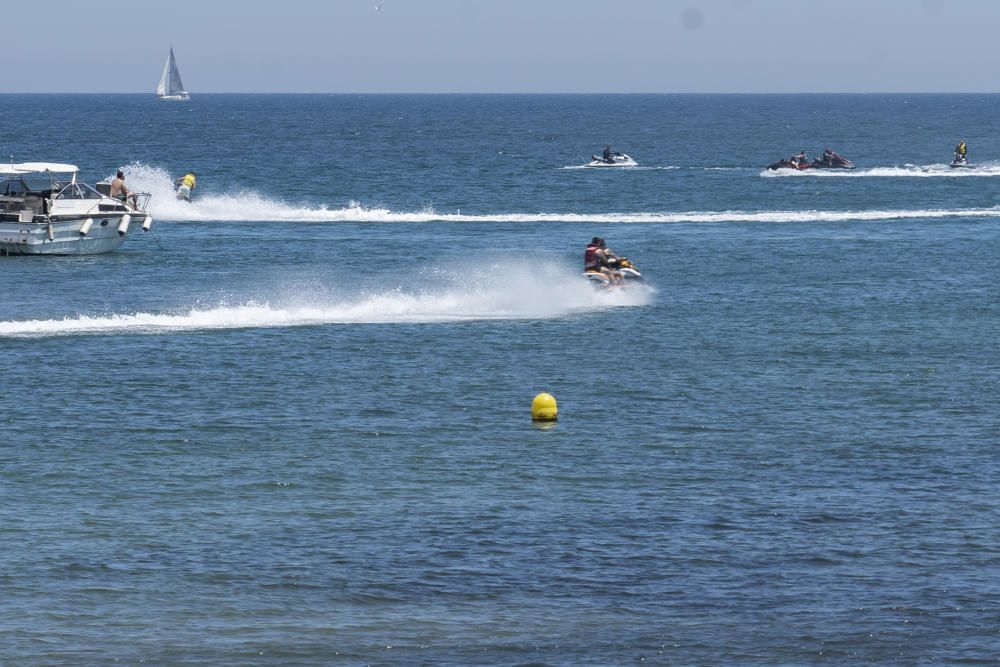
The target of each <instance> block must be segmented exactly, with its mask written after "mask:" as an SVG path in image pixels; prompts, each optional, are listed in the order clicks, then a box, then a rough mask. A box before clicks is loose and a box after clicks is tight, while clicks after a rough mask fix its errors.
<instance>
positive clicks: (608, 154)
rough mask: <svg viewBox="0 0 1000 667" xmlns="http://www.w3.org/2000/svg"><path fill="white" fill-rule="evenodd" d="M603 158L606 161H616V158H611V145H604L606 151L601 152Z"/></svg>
mask: <svg viewBox="0 0 1000 667" xmlns="http://www.w3.org/2000/svg"><path fill="white" fill-rule="evenodd" d="M601 159H602V160H604V161H605V162H614V160H613V159H611V146H605V147H604V152H603V153H601Z"/></svg>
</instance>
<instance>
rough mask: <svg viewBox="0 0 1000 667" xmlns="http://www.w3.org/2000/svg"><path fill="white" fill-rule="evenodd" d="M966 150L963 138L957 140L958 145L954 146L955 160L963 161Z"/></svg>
mask: <svg viewBox="0 0 1000 667" xmlns="http://www.w3.org/2000/svg"><path fill="white" fill-rule="evenodd" d="M966 150H967V148H966V146H965V139H962V140H961V141H959V142H958V145H957V146H955V162H965V152H966Z"/></svg>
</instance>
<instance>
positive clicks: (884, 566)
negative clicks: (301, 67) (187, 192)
mask: <svg viewBox="0 0 1000 667" xmlns="http://www.w3.org/2000/svg"><path fill="white" fill-rule="evenodd" d="M0 118H2V121H3V122H2V130H0V147H2V149H3V150H4V151H5V153H4V156H6V155H7V154H12V155H14V156H15V160H17V161H42V160H50V161H60V162H72V163H75V164H78V165H79V166H80V167H81V169H82V171H83V174H82V177H83V179H84V180H90V181H95V180H99V179H101V178H104V177H107V176H109V175H111V174H112V173H113V171H114V169H115V168H116V167H119V166H122V167H124V168H125V171H126V175H127V181H128V183H129V184H130V185H131V186H132V187H133V188H134V189H138V190H143V191H149V192H151V193H153V200H152V201H153V203H152V210H153V215H154V218H155V220H156V222H155V223H154V226H153V230H152V232H151V233H150V234H146V235H137V236H134V237H131V238H129V240H128V241H127V242H126V244H125V245H124V246H123V247H122V249H120V250H119V251H117V252H115V253H112V254H108V255H102V256H95V257H65V258H31V257H9V258H0V277H2V280H3V288H2V289H3V298H2V299H0V355H2V358H3V360H4V366H5V372H4V373H3V376H2V379H0V417H2V420H0V457H2V459H0V460H2V468H0V470H2V483H0V500H2V502H0V545H2V547H3V548H2V549H0V619H2V620H0V662H3V663H4V664H17V665H78V664H110V663H117V664H139V663H149V664H204V665H222V664H227V665H271V664H283V665H330V664H344V665H355V664H377V665H383V664H387V665H388V664H391V665H410V664H413V665H439V664H440V665H623V664H664V665H667V664H669V665H813V664H842V665H857V664H879V665H884V664H900V665H940V664H948V665H959V664H995V660H996V655H997V647H998V645H1000V611H998V609H1000V607H998V605H1000V520H998V519H1000V492H998V491H997V486H996V484H997V480H998V478H1000V464H998V446H1000V424H998V417H997V415H998V414H1000V386H998V382H1000V351H998V349H997V344H996V342H997V339H998V333H1000V298H998V296H1000V287H998V282H1000V253H998V247H1000V231H998V230H1000V226H998V222H1000V221H998V218H1000V206H998V204H997V199H998V186H1000V96H995V95H960V96H938V95H886V96H881V95H863V96H851V95H839V96H828V95H802V96H726V95H716V96H711V95H690V96H685V95H676V96H672V95H663V96H644V95H625V96H586V95H581V96H573V95H559V96H515V95H511V96H460V95H441V96H352V95H333V96H326V95H302V96H296V95H274V96H268V95H196V96H195V97H194V99H193V100H192V101H191V102H190V103H186V104H171V103H163V102H159V101H158V100H155V99H151V98H150V97H149V96H129V95H2V96H0ZM961 138H965V139H966V140H967V142H968V144H969V155H970V160H971V161H972V162H974V163H976V164H978V165H980V168H978V169H976V170H969V171H959V170H950V169H949V168H948V167H947V162H948V161H949V160H950V157H951V149H952V147H953V146H954V145H955V144H956V143H957V142H958V140H959V139H961ZM606 143H610V144H611V145H612V146H613V147H614V148H615V149H618V150H622V151H625V152H627V153H629V154H630V155H632V156H633V157H634V158H635V159H636V160H637V161H638V162H639V164H640V167H639V168H635V169H624V170H613V169H605V170H593V169H583V168H580V165H582V164H584V163H585V162H587V161H588V159H589V157H590V155H591V154H592V153H595V152H599V151H600V149H601V148H602V147H603V145H604V144H606ZM825 146H829V147H830V148H832V149H833V150H836V151H838V152H840V153H842V154H844V155H846V156H848V157H850V158H852V159H853V160H854V161H855V162H856V163H857V165H858V169H857V170H856V171H853V172H840V173H832V172H826V173H808V172H803V173H797V174H775V173H768V172H766V171H765V170H764V169H763V167H764V166H765V165H767V164H769V163H771V162H774V161H776V160H778V159H780V158H782V157H785V156H787V155H790V154H792V153H797V152H798V151H799V150H802V149H804V150H806V151H807V152H809V153H810V155H815V154H817V153H819V152H821V151H822V149H823V148H824V147H825ZM188 169H195V170H196V171H197V173H198V187H197V189H196V191H195V195H196V198H195V200H194V202H192V203H190V204H188V203H184V202H178V201H176V200H174V199H173V198H172V196H171V187H172V186H171V183H172V180H173V179H174V178H176V177H179V176H180V175H182V174H183V173H184V172H185V171H186V170H188ZM594 235H600V236H603V237H605V238H606V239H607V240H608V242H609V245H611V246H612V247H613V248H614V249H615V250H616V251H617V252H619V253H622V254H625V255H628V256H629V257H630V258H632V259H633V260H635V261H636V263H637V264H638V265H639V266H640V268H641V269H642V270H643V272H644V273H645V274H646V276H647V277H648V279H649V284H650V287H649V288H648V289H637V290H628V291H626V290H620V291H616V292H612V293H600V292H595V291H594V290H592V289H591V288H590V287H589V286H587V285H585V284H583V281H582V279H581V278H580V277H579V267H580V263H581V256H582V250H583V246H584V245H585V244H586V241H588V240H589V239H590V237H592V236H594ZM541 391H548V392H551V393H552V394H554V395H555V397H556V398H557V400H558V401H559V410H560V418H559V421H558V422H557V423H556V424H555V425H551V426H549V427H541V426H538V425H533V424H532V422H531V420H530V414H529V406H530V403H531V399H532V397H533V396H534V395H535V394H536V393H538V392H541Z"/></svg>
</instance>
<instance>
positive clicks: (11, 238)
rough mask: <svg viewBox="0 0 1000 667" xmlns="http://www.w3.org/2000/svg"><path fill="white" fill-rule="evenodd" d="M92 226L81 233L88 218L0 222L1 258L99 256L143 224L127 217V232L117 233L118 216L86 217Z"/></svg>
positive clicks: (119, 217) (109, 250)
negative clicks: (85, 232)
mask: <svg viewBox="0 0 1000 667" xmlns="http://www.w3.org/2000/svg"><path fill="white" fill-rule="evenodd" d="M89 217H91V219H92V220H93V225H92V226H91V227H90V229H89V230H88V231H87V234H86V236H83V235H81V234H80V230H81V228H83V225H84V223H85V222H86V220H87V218H72V219H68V220H59V221H57V222H52V223H49V222H48V221H45V220H42V219H41V217H40V216H39V217H38V219H39V222H8V221H0V256H4V255H99V254H102V253H105V252H111V251H112V250H117V249H118V248H119V247H120V246H121V245H122V243H124V242H125V239H127V238H128V236H129V234H131V233H132V231H133V230H134V229H135V228H136V227H139V226H141V225H142V221H143V218H142V216H141V215H134V216H130V217H131V220H130V221H129V224H128V229H127V230H126V231H125V233H124V234H122V233H120V232H119V230H118V226H119V224H120V223H121V216H108V217H100V216H89Z"/></svg>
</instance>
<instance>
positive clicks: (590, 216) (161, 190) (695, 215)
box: [127, 165, 1000, 224]
mask: <svg viewBox="0 0 1000 667" xmlns="http://www.w3.org/2000/svg"><path fill="white" fill-rule="evenodd" d="M938 167H939V168H938ZM925 169H926V170H930V171H926V172H925V171H921V170H925ZM981 170H990V171H987V172H986V173H983V174H979V175H994V176H997V175H1000V165H998V166H993V167H982V168H980V169H975V170H968V169H950V168H949V167H948V166H947V165H936V166H931V167H912V168H910V167H891V168H885V169H879V170H875V169H872V170H861V171H860V173H859V172H857V171H836V170H829V171H823V170H807V171H802V172H796V171H791V170H779V171H777V172H774V171H772V172H766V173H767V174H768V175H778V176H792V177H797V176H806V175H819V176H823V177H848V178H850V177H858V176H872V175H884V176H891V175H909V176H919V175H921V174H923V175H931V176H934V175H937V176H956V175H967V176H968V175H977V174H976V172H979V171H981ZM883 171H884V172H891V173H884V174H883V173H877V174H876V173H873V172H883ZM785 172H787V173H785ZM127 176H128V179H129V182H130V183H131V184H132V186H133V188H134V189H136V190H138V191H142V192H150V193H152V195H153V200H152V201H153V203H152V211H153V217H154V218H156V219H158V220H169V221H174V222H208V221H220V222H243V221H246V222H257V221H260V222H265V221H270V222H317V223H321V222H380V223H386V222H392V223H396V222H398V223H419V222H484V223H494V222H514V223H517V222H525V223H533V222H579V223H587V224H594V223H596V224H614V223H647V224H648V223H692V222H708V223H713V222H714V223H720V222H776V223H782V222H840V221H849V220H868V221H879V220H903V219H911V218H995V217H1000V206H998V207H988V208H954V209H870V210H860V211H820V210H786V211H782V210H776V211H742V210H732V211H680V212H670V211H663V212H658V211H637V212H633V213H619V212H604V213H600V212H597V213H579V212H565V213H558V212H556V213H549V212H539V213H492V214H483V215H475V214H467V213H462V212H461V211H456V212H454V213H445V212H440V211H437V210H435V209H433V208H431V207H428V208H424V209H421V210H418V211H393V210H390V209H387V208H384V207H378V206H375V207H369V206H364V205H362V204H360V203H357V202H350V204H349V205H347V206H344V207H341V208H328V207H326V206H315V207H303V206H293V205H291V204H288V203H286V202H283V201H281V200H278V199H271V198H268V197H266V196H264V195H261V194H260V193H257V192H252V191H243V192H238V193H233V194H221V195H207V196H198V197H196V198H195V200H194V201H193V202H185V201H179V200H177V199H176V198H175V197H174V188H173V180H172V179H171V178H170V176H169V175H168V174H167V173H166V172H165V171H163V170H162V169H159V168H156V167H149V166H145V165H131V166H130V167H129V168H128V170H127Z"/></svg>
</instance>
